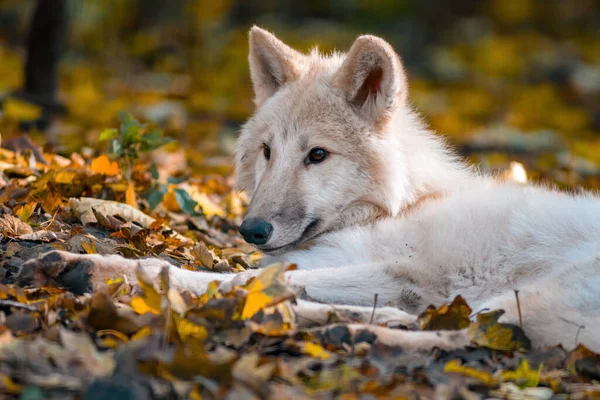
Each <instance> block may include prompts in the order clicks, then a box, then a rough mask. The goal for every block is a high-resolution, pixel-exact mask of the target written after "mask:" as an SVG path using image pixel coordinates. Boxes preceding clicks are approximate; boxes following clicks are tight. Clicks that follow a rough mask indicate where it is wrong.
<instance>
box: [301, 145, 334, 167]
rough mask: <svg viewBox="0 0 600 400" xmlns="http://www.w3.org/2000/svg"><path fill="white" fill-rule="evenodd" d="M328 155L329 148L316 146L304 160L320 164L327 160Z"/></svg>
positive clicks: (307, 162) (308, 162)
mask: <svg viewBox="0 0 600 400" xmlns="http://www.w3.org/2000/svg"><path fill="white" fill-rule="evenodd" d="M328 155H329V153H328V152H327V150H325V149H322V148H320V147H315V148H314V149H312V150H311V151H310V153H308V157H306V160H305V161H304V162H305V163H306V164H318V163H320V162H322V161H323V160H325V159H326V158H327V156H328Z"/></svg>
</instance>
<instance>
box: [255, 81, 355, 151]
mask: <svg viewBox="0 0 600 400" xmlns="http://www.w3.org/2000/svg"><path fill="white" fill-rule="evenodd" d="M312 86H313V87H311V85H308V86H306V85H305V86H303V85H302V84H301V82H298V84H294V85H290V87H288V88H285V89H284V90H282V91H281V93H278V94H277V95H276V96H275V98H274V99H273V100H274V101H273V102H271V103H270V104H268V105H266V108H267V109H265V110H261V111H262V112H260V113H259V115H257V119H256V121H255V122H256V123H257V124H256V127H257V128H258V129H259V130H262V131H263V132H265V133H266V132H268V133H269V135H274V134H276V135H277V136H279V137H281V138H285V139H287V140H291V139H294V138H298V139H302V140H306V139H305V138H306V137H307V136H309V137H310V136H312V135H329V134H331V135H334V136H336V137H339V136H340V135H346V134H353V131H354V130H356V129H359V128H360V124H357V118H356V115H355V113H354V112H353V111H352V109H351V108H350V107H349V106H348V105H347V104H346V103H345V102H344V101H343V98H341V96H340V95H339V94H338V93H336V92H335V91H334V90H333V89H332V88H331V87H330V86H329V85H321V86H320V87H314V85H312Z"/></svg>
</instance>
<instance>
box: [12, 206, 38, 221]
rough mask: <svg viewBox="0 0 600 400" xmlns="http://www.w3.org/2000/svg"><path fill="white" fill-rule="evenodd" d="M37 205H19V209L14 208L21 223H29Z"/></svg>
mask: <svg viewBox="0 0 600 400" xmlns="http://www.w3.org/2000/svg"><path fill="white" fill-rule="evenodd" d="M36 205H37V202H29V203H27V204H25V205H23V206H21V205H18V206H17V207H15V208H14V212H15V214H16V215H17V216H18V217H19V219H20V220H21V221H23V222H27V220H28V219H29V217H31V215H32V214H33V211H34V210H35V206H36Z"/></svg>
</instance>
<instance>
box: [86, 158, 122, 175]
mask: <svg viewBox="0 0 600 400" xmlns="http://www.w3.org/2000/svg"><path fill="white" fill-rule="evenodd" d="M90 168H91V170H92V171H94V172H97V173H99V174H104V175H111V176H114V175H118V174H119V164H117V163H116V162H115V161H110V160H109V159H108V157H107V156H106V154H102V155H101V156H100V157H98V158H94V159H93V160H92V165H91V167H90Z"/></svg>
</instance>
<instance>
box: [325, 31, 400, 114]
mask: <svg viewBox="0 0 600 400" xmlns="http://www.w3.org/2000/svg"><path fill="white" fill-rule="evenodd" d="M333 84H334V86H335V87H338V88H341V89H342V90H343V91H344V94H345V96H346V99H347V101H348V102H349V103H350V104H351V105H352V106H354V108H355V109H356V110H357V111H358V112H359V114H360V115H361V116H362V117H363V118H365V119H366V120H368V121H369V122H371V123H373V124H374V125H376V126H378V125H380V124H382V123H384V122H385V121H386V120H387V119H388V118H389V116H391V115H392V114H393V111H394V110H395V109H396V108H397V107H399V106H402V105H403V104H404V102H405V100H406V94H407V85H406V75H405V74H404V69H403V68H402V63H401V62H400V57H398V55H397V54H396V52H395V51H394V49H393V48H392V46H391V45H390V44H389V43H387V42H386V41H385V40H383V39H381V38H378V37H376V36H371V35H364V36H360V37H359V38H358V39H356V41H355V42H354V44H353V45H352V48H351V49H350V51H349V52H348V55H347V56H346V59H345V60H344V63H343V64H342V66H341V67H340V69H339V71H338V72H337V73H336V76H335V78H334V81H333Z"/></svg>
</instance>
